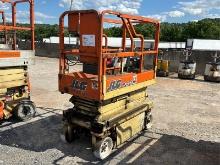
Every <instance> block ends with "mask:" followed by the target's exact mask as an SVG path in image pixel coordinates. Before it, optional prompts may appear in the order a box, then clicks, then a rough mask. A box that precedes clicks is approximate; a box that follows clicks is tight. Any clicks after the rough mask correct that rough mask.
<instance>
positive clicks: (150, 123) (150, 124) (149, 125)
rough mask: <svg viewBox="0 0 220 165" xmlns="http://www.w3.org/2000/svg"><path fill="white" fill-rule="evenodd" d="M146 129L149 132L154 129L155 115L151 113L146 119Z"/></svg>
mask: <svg viewBox="0 0 220 165" xmlns="http://www.w3.org/2000/svg"><path fill="white" fill-rule="evenodd" d="M145 120H146V121H145V129H146V130H148V129H150V128H151V127H152V122H153V115H152V113H151V112H149V113H148V114H147V116H146V118H145Z"/></svg>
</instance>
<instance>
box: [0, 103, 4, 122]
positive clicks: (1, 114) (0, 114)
mask: <svg viewBox="0 0 220 165" xmlns="http://www.w3.org/2000/svg"><path fill="white" fill-rule="evenodd" d="M3 110H4V103H3V102H2V101H0V120H1V119H3V117H4V112H3Z"/></svg>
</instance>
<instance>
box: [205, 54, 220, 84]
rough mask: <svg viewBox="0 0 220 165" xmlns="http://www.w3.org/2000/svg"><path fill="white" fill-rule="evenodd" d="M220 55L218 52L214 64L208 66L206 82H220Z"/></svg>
mask: <svg viewBox="0 0 220 165" xmlns="http://www.w3.org/2000/svg"><path fill="white" fill-rule="evenodd" d="M219 58H220V55H218V52H216V53H215V55H214V56H213V62H209V63H207V64H206V68H205V74H204V80H205V81H210V82H220V61H219Z"/></svg>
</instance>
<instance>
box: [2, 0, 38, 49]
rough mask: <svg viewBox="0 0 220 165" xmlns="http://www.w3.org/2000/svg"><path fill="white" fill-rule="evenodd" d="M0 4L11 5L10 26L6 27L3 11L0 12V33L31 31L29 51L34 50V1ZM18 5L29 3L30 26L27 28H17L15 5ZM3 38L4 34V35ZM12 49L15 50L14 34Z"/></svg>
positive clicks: (21, 0)
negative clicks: (1, 21) (0, 23)
mask: <svg viewBox="0 0 220 165" xmlns="http://www.w3.org/2000/svg"><path fill="white" fill-rule="evenodd" d="M0 2H3V3H9V4H11V8H12V25H7V24H6V22H5V17H4V11H0V13H1V14H2V19H3V24H2V25H0V31H5V32H6V31H10V30H11V31H15V32H16V31H17V30H28V31H31V49H32V50H34V49H35V39H34V36H35V34H34V0H0ZM19 3H29V5H30V26H29V27H20V26H17V21H16V5H17V4H19ZM5 37H7V36H6V34H5ZM13 49H14V50H15V49H16V33H14V38H13Z"/></svg>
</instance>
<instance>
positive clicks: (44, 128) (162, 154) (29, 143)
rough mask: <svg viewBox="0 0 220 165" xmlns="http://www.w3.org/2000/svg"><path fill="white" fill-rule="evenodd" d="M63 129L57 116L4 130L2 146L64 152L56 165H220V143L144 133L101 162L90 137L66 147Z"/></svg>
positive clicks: (55, 162) (36, 150)
mask: <svg viewBox="0 0 220 165" xmlns="http://www.w3.org/2000/svg"><path fill="white" fill-rule="evenodd" d="M61 127H62V118H61V115H58V114H56V115H53V116H49V117H46V118H43V119H39V120H37V121H34V122H32V123H28V124H25V125H22V126H18V127H15V128H11V129H8V130H5V131H1V128H0V144H1V145H6V146H10V147H16V148H20V149H24V150H29V151H34V152H44V151H46V150H48V149H56V150H59V151H61V152H62V153H63V154H64V156H62V157H60V158H59V159H56V160H54V162H53V164H57V162H59V161H60V160H62V159H64V158H65V157H67V156H71V157H78V158H81V159H83V160H85V161H86V162H88V164H91V163H99V164H104V163H106V164H108V163H113V164H114V163H119V164H125V163H132V164H198V165H202V164H204V165H218V164H220V157H219V155H220V144H219V143H212V142H209V141H198V142H195V141H192V140H188V139H185V138H183V137H179V136H173V135H166V134H158V133H153V132H143V133H141V134H140V135H139V136H136V137H135V138H133V139H132V140H130V141H128V142H127V143H126V144H124V145H123V146H121V147H120V148H118V149H117V150H116V151H115V152H114V153H112V155H111V156H110V157H109V158H107V159H106V160H104V161H102V162H99V161H98V160H97V159H96V158H95V157H94V156H93V155H92V151H91V145H90V138H89V137H82V138H80V139H78V140H77V141H76V142H74V143H72V144H66V143H64V142H63V141H62V140H61V139H60V130H61ZM45 163H46V162H45ZM78 163H80V162H78ZM81 164H83V163H81Z"/></svg>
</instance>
